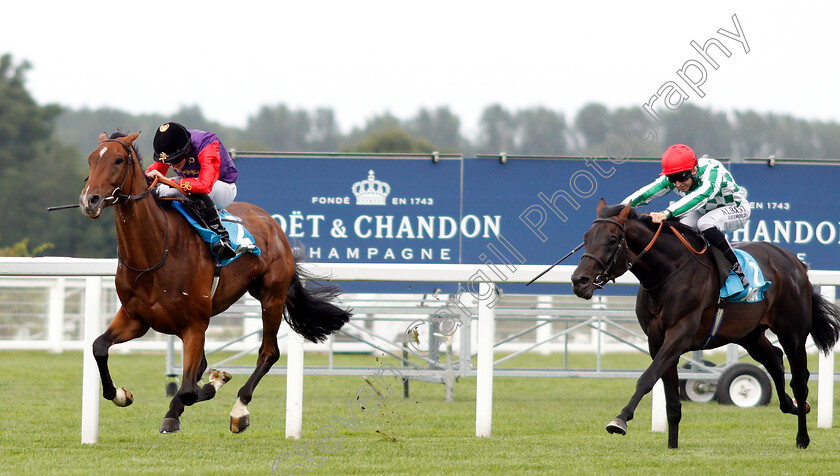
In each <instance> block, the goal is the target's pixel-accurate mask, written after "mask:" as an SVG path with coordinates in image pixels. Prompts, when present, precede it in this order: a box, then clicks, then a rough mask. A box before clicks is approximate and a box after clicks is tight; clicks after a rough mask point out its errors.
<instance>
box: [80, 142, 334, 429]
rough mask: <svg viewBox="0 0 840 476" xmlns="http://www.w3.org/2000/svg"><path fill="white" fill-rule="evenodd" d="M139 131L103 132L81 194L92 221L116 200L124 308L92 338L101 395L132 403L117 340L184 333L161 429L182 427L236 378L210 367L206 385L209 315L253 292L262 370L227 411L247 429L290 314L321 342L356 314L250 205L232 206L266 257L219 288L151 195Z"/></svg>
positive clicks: (238, 267)
mask: <svg viewBox="0 0 840 476" xmlns="http://www.w3.org/2000/svg"><path fill="white" fill-rule="evenodd" d="M139 136H140V134H139V133H136V134H127V133H124V132H120V131H118V132H115V133H113V134H111V136H110V137H106V135H105V134H104V133H103V134H101V135H100V136H99V144H98V145H97V147H96V149H95V150H94V151H93V152H92V153H91V154H90V156H89V157H88V165H89V167H90V176H89V177H88V180H87V184H86V185H85V187H84V189H83V190H82V193H81V195H80V197H79V205H80V207H81V210H82V213H84V214H85V215H86V216H87V217H89V218H94V219H95V218H98V217H99V215H100V213H101V212H102V209H103V208H105V207H108V206H113V207H114V217H115V219H116V226H117V245H118V248H117V254H118V257H119V260H118V262H119V265H118V267H117V272H116V278H115V280H116V290H117V295H118V296H119V299H120V302H121V303H122V307H121V308H120V310H119V311H117V314H116V315H115V316H114V319H113V321H111V323H110V325H109V326H108V328H107V330H106V331H105V332H104V333H103V334H102V335H101V336H99V337H98V338H97V339H96V341H95V342H94V344H93V354H94V357H95V358H96V363H97V365H98V367H99V373H100V378H101V380H102V395H103V396H104V398H106V399H107V400H111V401H113V402H114V404H116V405H117V406H128V405H130V404H131V403H132V402H133V400H134V397H133V395H132V394H131V392H129V391H128V390H126V389H124V388H120V389H117V388H116V387H115V386H114V383H113V381H112V380H111V375H110V373H109V371H108V349H109V348H110V347H111V346H112V345H114V344H119V343H121V342H126V341H129V340H131V339H135V338H137V337H140V336H142V335H144V334H145V333H146V332H147V331H148V330H149V328H152V329H154V330H156V331H158V332H161V333H164V334H170V335H175V336H178V337H179V338H180V339H181V341H182V342H183V345H184V350H183V356H184V374H183V379H182V380H181V388H180V389H179V390H178V392H177V393H176V394H175V396H174V397H173V398H172V401H171V403H170V405H169V411H168V412H167V413H166V415H165V417H164V419H163V423H162V424H161V427H160V432H161V433H172V432H176V431H179V430H180V419H179V418H180V416H181V414H182V413H183V411H184V407H185V405H186V406H189V405H192V404H194V403H196V402H200V401H204V400H209V399H211V398H213V397H214V396H215V395H216V391H217V390H218V389H219V388H221V386H222V385H223V384H224V383H225V382H227V381H228V380H229V379H230V374H228V373H227V372H220V371H216V370H212V369H211V371H210V374H209V383H207V384H205V385H203V386H202V387H201V388H199V386H198V382H199V380H200V379H201V377H202V375H203V374H204V371H205V370H206V368H207V359H206V358H205V355H204V338H205V337H204V335H205V331H206V330H207V326H208V324H209V323H210V318H211V316H214V315H216V314H219V313H220V312H222V311H224V310H225V309H227V308H228V307H229V306H230V305H231V304H233V303H234V302H236V301H237V300H238V299H239V298H240V297H241V296H242V295H243V294H244V293H245V292H246V291H247V292H249V293H250V294H251V295H252V296H254V297H255V298H256V299H258V300H259V301H260V303H261V304H262V306H261V307H262V321H263V336H262V345H261V346H260V349H259V356H258V358H257V363H256V368H255V369H254V372H253V373H252V374H251V376H250V378H248V380H247V381H246V382H245V384H244V385H243V386H242V388H240V389H239V393H238V395H237V399H236V402H235V404H234V406H233V409H232V411H231V414H230V429H231V431H232V432H234V433H240V432H242V431H244V430H245V429H246V428H247V427H248V426H249V425H250V416H249V413H248V408H247V405H248V403H250V401H251V398H252V396H253V393H254V389H255V387H256V386H257V384H258V383H259V381H260V379H261V378H262V377H263V376H265V374H266V373H268V371H269V370H270V369H271V366H272V365H273V364H274V363H275V362H277V360H278V359H279V358H280V352H279V349H278V347H277V332H278V329H279V327H280V324H281V322H282V320H283V317H284V314H285V316H286V321H287V322H288V323H289V325H290V327H291V328H292V329H293V330H294V331H295V332H297V333H298V334H300V335H302V336H303V337H305V338H306V339H309V340H311V341H313V342H318V341H322V340H324V339H325V338H326V337H327V336H328V335H329V334H331V333H332V332H334V331H336V330H338V329H340V328H341V326H342V325H344V323H346V322H347V321H348V320H349V318H350V312H349V310H346V309H342V308H339V307H338V306H336V305H335V304H332V303H331V302H330V300H331V299H333V298H334V297H336V296H337V294H338V293H339V292H340V291H339V290H338V288H336V287H333V286H322V287H311V286H310V287H304V283H303V282H304V280H305V279H306V278H307V277H306V276H305V275H304V274H303V273H302V271H301V270H300V269H299V268H298V266H297V264H296V263H295V259H294V256H293V254H292V250H291V247H290V246H289V242H288V241H287V239H286V236H285V234H284V233H283V230H282V229H281V228H280V225H279V224H278V223H277V221H275V220H274V219H273V218H272V217H271V216H270V215H269V214H268V213H266V212H265V211H264V210H262V209H261V208H259V207H257V206H255V205H251V204H248V203H236V202H234V203H233V204H231V205H230V206H229V207H228V208H227V210H228V211H229V212H231V213H232V214H234V215H236V216H238V217H239V218H241V219H242V221H243V222H244V225H245V226H246V228H247V229H248V230H249V231H250V232H251V234H252V235H253V236H254V242H255V243H256V245H257V246H259V248H260V250H261V254H260V255H255V254H252V253H246V254H243V255H241V256H239V257H238V258H237V259H236V260H234V261H233V262H231V263H230V264H228V265H226V266H224V267H222V268H221V272H220V275H219V281H218V287H217V288H216V291H215V294H212V293H211V285H212V281H213V276H214V269H215V260H214V258H213V256H212V255H211V253H210V249H209V246H208V245H207V244H206V243H205V242H204V241H202V239H201V238H200V237H199V235H198V233H196V231H195V230H194V229H193V228H192V227H191V226H190V225H189V224H188V222H187V220H186V219H184V217H183V216H182V215H180V213H179V212H178V211H176V210H175V209H174V208H173V207H172V206H171V205H169V204H163V203H160V202H159V201H157V200H156V199H155V198H154V196H153V195H152V194H151V193H150V191H151V190H152V187H153V186H154V185H155V184H154V183H153V184H152V186H151V187H150V185H149V184H148V182H147V181H146V177H145V174H144V169H143V166H142V158H141V157H140V156H139V155H138V153H137V149H136V148H135V146H134V142H135V141H136V140H137V138H138V137H139ZM172 185H175V184H174V183H172ZM284 309H285V311H287V312H285V313H284Z"/></svg>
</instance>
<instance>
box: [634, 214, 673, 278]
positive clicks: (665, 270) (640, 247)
mask: <svg viewBox="0 0 840 476" xmlns="http://www.w3.org/2000/svg"><path fill="white" fill-rule="evenodd" d="M627 227H628V228H627V235H626V236H627V247H628V249H629V250H630V252H631V255H630V257H629V259H630V260H631V261H632V260H633V259H635V258H636V257H637V256H639V255H640V254H642V252H643V251H644V249H645V248H646V247H647V246H648V245H649V244H650V243H651V241H653V239H654V237H656V230H651V229H650V228H649V227H647V226H646V225H645V224H643V223H641V222H638V221H628V222H627ZM674 241H676V237H674V236H673V234H672V233H670V231H665V230H662V231H661V232H660V233H659V236H658V237H656V242H655V243H654V245H653V246H652V247H651V249H650V250H648V251H647V252H646V253H644V256H642V257H641V258H639V260H638V261H637V262H634V263H633V267H632V268H631V272H632V273H633V274H635V275H636V277H637V278H639V280H640V281H643V280H645V279H650V278H651V277H653V278H654V279H655V278H656V277H658V276H659V275H664V276H667V275H668V274H670V273H671V272H672V271H673V270H674V269H675V268H676V266H677V262H679V261H680V260H681V258H682V257H683V255H685V253H686V252H687V251H688V250H687V249H686V248H684V247H683V245H682V244H681V243H677V244H678V245H679V246H676V245H675V244H674Z"/></svg>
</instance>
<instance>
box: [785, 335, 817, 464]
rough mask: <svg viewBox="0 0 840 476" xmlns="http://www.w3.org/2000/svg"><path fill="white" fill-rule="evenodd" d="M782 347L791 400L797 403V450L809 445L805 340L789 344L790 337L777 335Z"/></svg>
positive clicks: (808, 376) (807, 373)
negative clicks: (793, 399) (787, 364)
mask: <svg viewBox="0 0 840 476" xmlns="http://www.w3.org/2000/svg"><path fill="white" fill-rule="evenodd" d="M779 339H780V342H781V344H782V347H783V348H784V349H785V353H786V354H787V356H788V362H790V374H791V378H790V387H791V389H793V398H795V399H796V402H797V409H796V410H797V412H796V414H797V417H798V422H799V425H798V431H797V433H796V446H797V447H798V448H803V449H804V448H807V447H808V444H810V443H811V438H810V437H809V436H808V427H807V422H806V415H807V414H808V411H809V410H810V408H809V406H808V403H807V399H808V378H810V376H811V373H810V372H809V371H808V356H807V354H806V353H805V339H804V338H802V339H795V340H796V342H791V340H792V339H791V337H790V336H782V335H779Z"/></svg>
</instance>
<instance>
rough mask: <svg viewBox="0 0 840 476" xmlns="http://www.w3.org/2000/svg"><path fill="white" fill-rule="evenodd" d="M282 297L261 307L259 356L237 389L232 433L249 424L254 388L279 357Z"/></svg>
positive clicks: (231, 427) (232, 417) (240, 431)
mask: <svg viewBox="0 0 840 476" xmlns="http://www.w3.org/2000/svg"><path fill="white" fill-rule="evenodd" d="M283 297H284V299H282V300H280V305H279V306H277V305H275V306H273V307H272V306H266V307H265V309H263V342H262V345H261V346H260V354H259V357H257V366H256V368H255V369H254V372H253V373H252V374H251V376H250V377H249V378H248V381H247V382H245V385H243V386H242V388H240V389H239V393H238V395H237V398H236V403H235V404H234V405H233V409H232V410H231V411H230V431H232V432H234V433H242V432H243V431H245V429H246V428H248V426H250V425H251V417H250V414H249V412H248V404H249V403H251V398H253V395H254V389H255V388H256V387H257V384H258V383H260V379H262V378H263V377H264V376H265V374H267V373H268V371H269V370H271V366H272V365H274V363H275V362H277V361H278V360H279V359H280V350H279V349H278V347H277V331H278V330H280V324H281V322H282V320H283V302H284V301H285V295H284V296H283ZM264 306H265V305H264Z"/></svg>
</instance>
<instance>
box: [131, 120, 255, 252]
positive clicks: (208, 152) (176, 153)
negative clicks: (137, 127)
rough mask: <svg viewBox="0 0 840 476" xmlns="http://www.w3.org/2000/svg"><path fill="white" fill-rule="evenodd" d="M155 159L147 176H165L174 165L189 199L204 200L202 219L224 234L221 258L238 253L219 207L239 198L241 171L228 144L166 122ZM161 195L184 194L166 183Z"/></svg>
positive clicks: (158, 135) (157, 137) (159, 190)
mask: <svg viewBox="0 0 840 476" xmlns="http://www.w3.org/2000/svg"><path fill="white" fill-rule="evenodd" d="M154 149H155V153H154V159H155V162H153V163H152V164H151V165H150V166H149V168H147V169H146V176H147V177H149V178H151V179H153V178H154V177H156V176H165V175H166V172H167V171H169V166H170V165H171V166H172V167H173V169H174V170H175V173H176V174H177V175H178V177H180V180H178V181H177V183H178V185H180V186H181V187H182V188H183V189H184V190H186V191H187V193H188V194H189V196H188V197H186V198H189V199H192V200H194V201H199V202H201V204H202V205H200V206H199V207H198V208H199V209H201V208H202V206H203V210H202V218H203V219H204V221H205V223H206V224H207V226H208V227H209V228H210V229H211V230H213V231H214V232H216V233H217V234H218V235H219V236H221V240H220V241H219V242H218V243H217V244H216V245H215V246H214V249H213V252H215V253H216V254H217V255H218V256H219V258H221V259H223V260H224V259H229V258H233V257H234V256H236V251H235V250H234V249H233V247H232V246H231V243H230V237H229V236H228V232H227V230H225V227H224V226H223V225H222V221H221V219H220V218H219V212H218V209H221V208H225V207H227V206H228V205H230V204H231V203H232V202H233V200H234V199H235V198H236V183H235V182H236V178H237V177H238V176H239V172H238V171H237V170H236V166H234V165H233V160H231V158H230V155H229V154H228V152H227V150H226V149H225V146H224V145H223V144H222V142H221V141H220V140H219V139H218V138H217V137H216V134H214V133H212V132H204V131H200V130H195V129H192V130H187V128H186V127H184V126H182V125H181V124H178V123H177V122H168V123H166V124H163V125H162V126H160V127H159V128H158V130H157V131H156V132H155V138H154ZM155 194H156V195H157V196H158V197H170V198H175V197H183V195H182V194H181V193H180V192H179V191H178V190H175V189H173V188H171V187H168V186H166V185H161V186H160V187H158V188H157V189H156V190H155Z"/></svg>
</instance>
